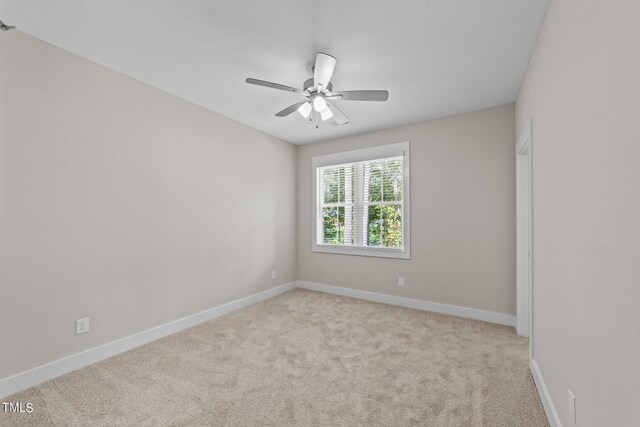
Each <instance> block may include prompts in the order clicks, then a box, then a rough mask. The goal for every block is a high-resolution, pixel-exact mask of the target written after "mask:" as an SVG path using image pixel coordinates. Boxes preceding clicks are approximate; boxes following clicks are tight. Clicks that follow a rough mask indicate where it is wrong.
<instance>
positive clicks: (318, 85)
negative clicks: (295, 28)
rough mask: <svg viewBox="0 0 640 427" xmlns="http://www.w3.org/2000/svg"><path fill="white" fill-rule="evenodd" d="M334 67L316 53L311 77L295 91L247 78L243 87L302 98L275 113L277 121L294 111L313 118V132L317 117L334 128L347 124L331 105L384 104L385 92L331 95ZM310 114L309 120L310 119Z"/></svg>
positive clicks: (330, 59) (329, 58)
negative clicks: (262, 87) (253, 86)
mask: <svg viewBox="0 0 640 427" xmlns="http://www.w3.org/2000/svg"><path fill="white" fill-rule="evenodd" d="M335 67H336V58H334V57H333V56H331V55H327V54H326V53H322V52H318V54H317V55H316V64H315V66H314V67H313V68H312V72H313V77H312V78H310V79H308V80H306V81H305V82H304V83H303V84H302V87H303V89H296V88H294V87H291V86H285V85H281V84H278V83H272V82H268V81H265V80H258V79H252V78H248V79H247V80H246V82H247V83H249V84H252V85H258V86H265V87H270V88H273V89H279V90H284V91H287V92H294V93H298V94H300V95H303V96H304V97H305V98H306V99H305V100H304V101H300V102H296V103H295V104H293V105H290V106H288V107H287V108H285V109H284V110H282V111H280V112H278V113H276V116H278V117H286V116H288V115H289V114H291V113H293V112H294V111H298V112H299V113H300V114H301V115H302V117H304V118H305V119H309V120H311V121H313V118H314V117H315V122H316V128H317V127H318V123H319V120H318V115H319V116H320V119H321V120H322V121H327V120H329V119H331V118H333V120H332V121H331V123H333V124H334V125H344V124H347V123H349V122H350V120H349V118H348V117H347V116H346V114H344V113H343V112H342V110H340V109H339V108H338V107H337V106H336V105H335V104H334V103H333V102H332V101H339V100H342V101H386V100H387V99H389V92H387V91H386V90H348V91H342V92H332V90H333V85H332V84H331V76H333V70H334V69H335ZM312 113H313V116H312Z"/></svg>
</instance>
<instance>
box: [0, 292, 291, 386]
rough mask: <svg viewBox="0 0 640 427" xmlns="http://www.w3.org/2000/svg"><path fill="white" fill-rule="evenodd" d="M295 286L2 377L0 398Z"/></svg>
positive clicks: (240, 301)
mask: <svg viewBox="0 0 640 427" xmlns="http://www.w3.org/2000/svg"><path fill="white" fill-rule="evenodd" d="M295 287H296V282H291V283H286V284H284V285H280V286H276V287H275V288H271V289H268V290H266V291H263V292H259V293H257V294H253V295H249V296H248V297H245V298H240V299H237V300H235V301H231V302H229V303H227V304H223V305H219V306H217V307H213V308H210V309H208V310H205V311H201V312H200V313H196V314H192V315H190V316H187V317H183V318H182V319H178V320H174V321H173V322H169V323H165V324H164V325H160V326H157V327H155V328H152V329H148V330H146V331H142V332H139V333H137V334H134V335H130V336H128V337H126V338H122V339H119V340H117V341H113V342H110V343H107V344H103V345H101V346H98V347H94V348H91V349H89V350H85V351H83V352H80V353H76V354H73V355H71V356H68V357H65V358H63V359H59V360H56V361H54V362H51V363H47V364H45V365H42V366H38V367H37V368H34V369H31V370H29V371H25V372H21V373H19V374H16V375H13V376H11V377H8V378H4V379H2V380H0V397H5V396H9V395H11V394H14V393H17V392H19V391H22V390H24V389H27V388H29V387H33V386H34V385H37V384H40V383H42V382H44V381H47V380H50V379H52V378H55V377H58V376H60V375H64V374H66V373H68V372H71V371H75V370H76V369H80V368H82V367H84V366H87V365H90V364H92V363H96V362H99V361H101V360H104V359H106V358H109V357H112V356H115V355H116V354H119V353H122V352H125V351H127V350H131V349H133V348H135V347H139V346H141V345H143V344H147V343H149V342H151V341H155V340H157V339H160V338H162V337H165V336H167V335H171V334H173V333H175V332H178V331H181V330H183V329H187V328H190V327H192V326H195V325H197V324H199V323H202V322H206V321H208V320H211V319H215V318H216V317H219V316H222V315H224V314H227V313H230V312H232V311H235V310H238V309H240V308H244V307H247V306H249V305H252V304H255V303H257V302H260V301H264V300H267V299H269V298H273V297H275V296H276V295H280V294H281V293H283V292H286V291H289V290H291V289H294V288H295Z"/></svg>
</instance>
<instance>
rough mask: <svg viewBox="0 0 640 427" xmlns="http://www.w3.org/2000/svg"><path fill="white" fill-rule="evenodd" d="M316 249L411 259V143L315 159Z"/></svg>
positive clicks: (314, 221)
mask: <svg viewBox="0 0 640 427" xmlns="http://www.w3.org/2000/svg"><path fill="white" fill-rule="evenodd" d="M312 169H313V182H314V187H313V188H314V191H315V197H314V198H313V212H314V214H313V248H312V249H313V250H314V251H316V252H331V253H340V254H351V255H365V256H379V257H389V258H410V253H409V143H408V142H404V143H400V144H391V145H384V146H381V147H373V148H367V149H364V150H355V151H348V152H344V153H337V154H330V155H326V156H319V157H314V158H313V168H312Z"/></svg>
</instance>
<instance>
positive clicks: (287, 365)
mask: <svg viewBox="0 0 640 427" xmlns="http://www.w3.org/2000/svg"><path fill="white" fill-rule="evenodd" d="M2 401H4V402H8V401H11V402H32V403H33V408H34V411H33V413H31V414H24V413H23V414H5V413H2V412H1V408H0V426H2V427H8V426H11V427H13V426H22V425H54V426H76V425H82V426H113V425H128V426H165V425H181V426H200V425H202V426H206V425H215V426H218V425H225V426H405V425H423V426H491V427H493V426H509V427H515V426H547V425H548V424H547V421H546V418H545V415H544V411H543V409H542V405H541V403H540V400H539V398H538V395H537V392H536V389H535V385H534V383H533V380H532V378H531V376H530V374H529V370H528V366H527V340H526V339H523V338H520V337H517V336H516V335H515V332H514V331H513V329H512V328H507V327H502V326H496V325H492V324H488V323H483V322H478V321H472V320H465V319H460V318H456V317H451V316H444V315H439V314H433V313H428V312H424V311H417V310H411V309H405V308H400V307H394V306H389V305H384V304H376V303H370V302H365V301H360V300H356V299H352V298H346V297H340V296H335V295H329V294H322V293H317V292H311V291H306V290H300V289H296V290H293V291H290V292H287V293H285V294H282V295H280V296H278V297H276V298H273V299H271V300H268V301H265V302H262V303H259V304H256V305H253V306H251V307H248V308H245V309H243V310H239V311H236V312H234V313H231V314H229V315H226V316H223V317H220V318H218V319H215V320H213V321H210V322H207V323H203V324H201V325H199V326H196V327H194V328H191V329H188V330H185V331H183V332H179V333H177V334H175V335H171V336H169V337H166V338H164V339H161V340H159V341H155V342H153V343H151V344H148V345H145V346H143V347H140V348H137V349H134V350H131V351H129V352H127V353H123V354H121V355H118V356H116V357H113V358H111V359H108V360H105V361H103V362H100V363H97V364H95V365H92V366H89V367H86V368H84V369H80V370H78V371H75V372H72V373H70V374H67V375H64V376H62V377H59V378H56V379H54V380H51V381H48V382H46V383H43V384H41V385H39V386H37V387H34V388H31V389H29V390H26V391H24V392H22V393H19V394H16V395H14V396H11V397H8V398H5V399H2Z"/></svg>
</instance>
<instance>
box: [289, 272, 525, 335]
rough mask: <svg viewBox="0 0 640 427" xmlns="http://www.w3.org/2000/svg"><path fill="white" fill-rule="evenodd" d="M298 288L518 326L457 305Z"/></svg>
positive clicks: (317, 286)
mask: <svg viewBox="0 0 640 427" xmlns="http://www.w3.org/2000/svg"><path fill="white" fill-rule="evenodd" d="M297 287H298V288H302V289H308V290H310V291H318V292H326V293H330V294H336V295H343V296H346V297H352V298H358V299H362V300H366V301H373V302H380V303H383V304H391V305H399V306H401V307H408V308H415V309H418V310H426V311H433V312H435V313H441V314H450V315H452V316H457V317H465V318H467V319H475V320H483V321H485V322H490V323H497V324H499V325H507V326H512V327H515V326H516V316H512V315H510V314H503V313H496V312H493V311H484V310H478V309H475V308H468V307H460V306H457V305H449V304H441V303H438V302H431V301H426V300H421V299H415V298H406V297H398V296H394V295H387V294H379V293H377V292H369V291H362V290H359V289H352V288H343V287H340V286H333V285H325V284H323V283H314V282H306V281H304V280H298V281H297Z"/></svg>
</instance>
